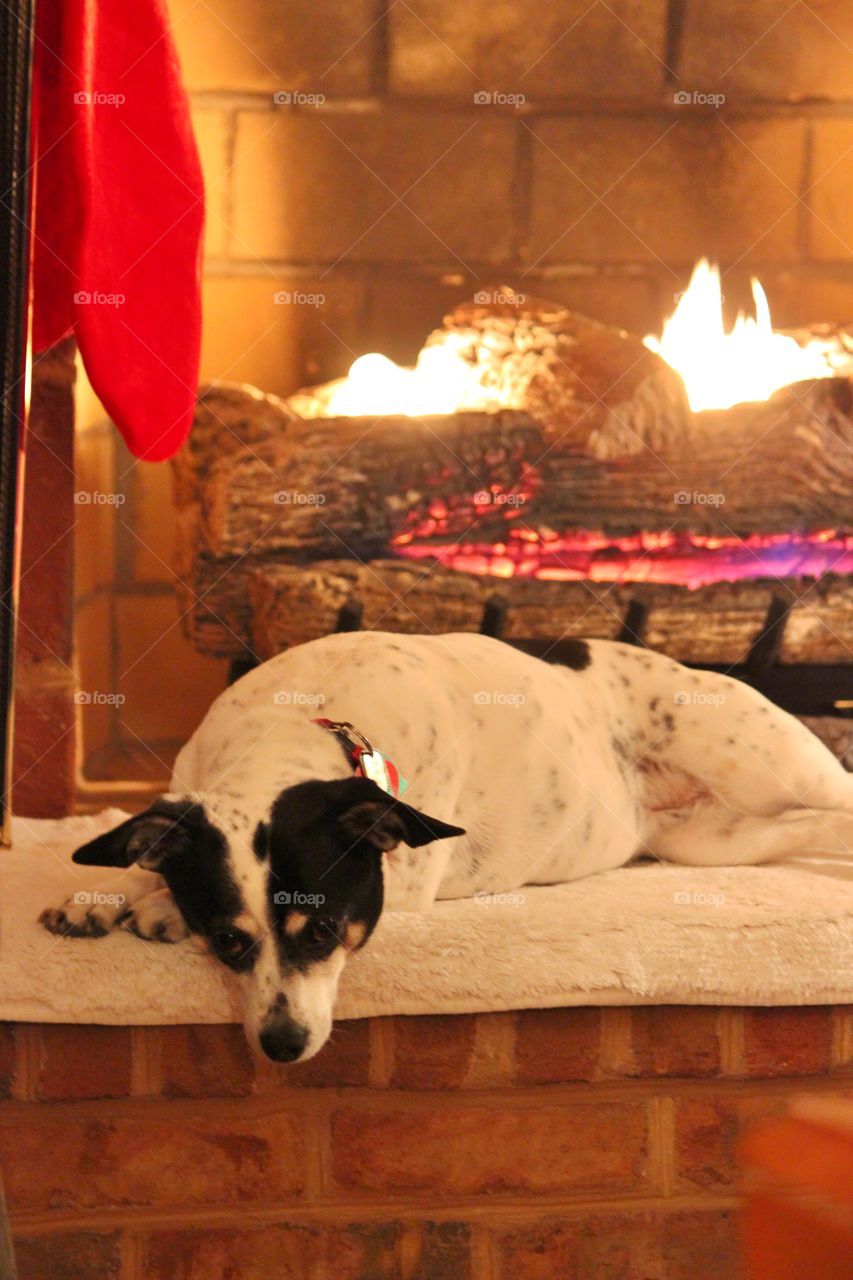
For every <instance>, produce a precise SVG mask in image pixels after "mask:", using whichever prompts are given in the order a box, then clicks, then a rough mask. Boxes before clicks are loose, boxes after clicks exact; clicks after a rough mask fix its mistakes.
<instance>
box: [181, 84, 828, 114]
mask: <svg viewBox="0 0 853 1280" xmlns="http://www.w3.org/2000/svg"><path fill="white" fill-rule="evenodd" d="M272 95H273V89H268V90H263V89H258V90H243V91H241V90H234V91H229V90H221V89H198V90H196V91H195V92H193V93H192V95H191V101H192V106H193V107H194V108H196V107H197V108H198V109H199V110H202V111H243V112H269V113H272V112H276V113H277V114H279V115H280V116H281V117H282V118H283V119H287V118H292V119H296V118H297V115H298V113H297V111H295V110H293V108H282V107H279V106H276V104H275V103H274V102H273V96H272ZM473 110H474V109H473V108H472V106H471V102H470V99H469V98H468V97H467V96H466V95H465V94H463V93H460V94H457V95H455V96H444V97H443V96H440V95H435V94H411V95H407V94H398V93H383V94H372V93H366V94H360V95H359V94H355V95H353V94H349V95H345V94H340V95H335V94H331V93H330V94H327V95H326V101H325V102H324V103H323V104H322V106H318V107H314V108H312V111H314V112H316V113H317V114H318V115H338V116H340V115H365V114H379V113H380V112H385V113H390V112H392V111H402V112H406V111H408V112H411V113H412V114H424V115H435V114H436V113H439V114H444V115H454V116H457V115H472V114H473ZM717 111H718V108H713V107H704V106H701V105H697V106H684V105H678V106H676V105H675V104H673V103H672V101H671V98H667V97H662V96H661V95H659V94H653V95H650V96H649V97H648V98H647V99H645V100H642V99H635V98H584V97H572V96H562V97H538V98H533V97H531V98H528V99H527V101H526V102H524V103H523V105H521V106H519V107H507V108H506V109H496V110H495V113H494V114H495V115H496V116H497V115H499V114H500V115H506V116H509V117H514V116H524V117H525V118H530V117H531V116H534V117H535V116H549V117H551V118H559V119H565V118H567V117H578V118H580V117H585V116H603V117H605V118H610V119H614V120H618V119H622V118H625V117H629V118H632V119H648V118H650V117H656V118H671V117H673V116H674V115H676V113H677V114H678V116H679V117H680V118H692V119H706V120H712V119H714V117H715V115H716V113H717ZM725 112H726V119H728V120H739V119H755V118H762V119H767V120H772V119H790V118H791V117H793V116H799V117H803V118H808V119H832V118H833V117H836V118H840V119H849V118H850V116H851V115H853V98H836V99H835V100H834V101H831V102H828V101H816V100H815V101H811V102H791V101H788V100H786V99H784V98H755V99H752V100H741V101H739V102H733V103H727V104H726V107H725ZM303 118H304V117H303Z"/></svg>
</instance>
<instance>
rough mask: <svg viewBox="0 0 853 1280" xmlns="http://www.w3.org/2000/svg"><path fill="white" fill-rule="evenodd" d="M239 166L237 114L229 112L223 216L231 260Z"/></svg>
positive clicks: (226, 125)
mask: <svg viewBox="0 0 853 1280" xmlns="http://www.w3.org/2000/svg"><path fill="white" fill-rule="evenodd" d="M236 164H237V112H236V111H229V112H228V113H227V114H226V118H225V191H224V193H223V202H222V203H223V214H224V219H225V257H226V258H228V259H230V258H231V257H233V253H234V231H233V228H234V217H235V212H236V208H235V206H236V198H235V193H234V173H235V166H236Z"/></svg>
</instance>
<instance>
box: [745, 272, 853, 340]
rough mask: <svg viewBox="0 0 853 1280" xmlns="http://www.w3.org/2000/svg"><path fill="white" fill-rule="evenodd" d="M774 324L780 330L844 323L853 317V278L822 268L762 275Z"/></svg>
mask: <svg viewBox="0 0 853 1280" xmlns="http://www.w3.org/2000/svg"><path fill="white" fill-rule="evenodd" d="M761 283H762V284H763V285H764V287H765V289H766V291H767V297H768V300H769V302H770V313H771V315H772V317H773V323H774V325H775V326H777V327H779V328H796V327H797V326H798V325H808V324H819V323H822V322H824V321H826V322H830V323H831V322H833V321H835V322H839V323H840V322H843V321H847V320H849V319H850V317H851V316H853V278H851V279H844V278H843V277H842V276H841V275H840V273H838V272H836V271H832V270H831V269H830V268H827V267H824V268H822V269H818V270H809V268H808V267H803V268H800V269H799V270H797V271H780V272H771V273H770V274H769V275H765V274H764V273H762V277H761Z"/></svg>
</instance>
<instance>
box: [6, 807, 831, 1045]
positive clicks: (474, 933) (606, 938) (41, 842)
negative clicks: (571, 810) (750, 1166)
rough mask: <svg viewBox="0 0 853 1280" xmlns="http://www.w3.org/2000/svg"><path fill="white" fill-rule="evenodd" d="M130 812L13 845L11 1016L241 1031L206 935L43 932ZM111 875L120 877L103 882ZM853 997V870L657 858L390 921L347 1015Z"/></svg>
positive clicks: (95, 875) (356, 981)
mask: <svg viewBox="0 0 853 1280" xmlns="http://www.w3.org/2000/svg"><path fill="white" fill-rule="evenodd" d="M125 816H126V815H125V814H123V813H120V812H119V811H118V810H115V809H114V810H111V811H108V812H106V813H102V814H99V815H97V817H75V818H66V819H63V820H62V821H58V822H48V821H39V822H37V821H33V820H31V819H24V818H19V819H17V820H16V823H15V844H14V848H13V849H11V850H2V849H0V1019H10V1020H21V1021H34V1022H102V1023H121V1024H132V1023H178V1022H186V1023H194V1022H231V1021H237V1020H239V1016H238V1013H237V1004H236V999H235V991H234V988H233V985H232V979H231V976H230V975H229V974H228V973H227V972H226V971H225V970H224V969H223V968H222V966H221V965H218V964H217V963H216V962H214V961H213V960H211V959H210V958H209V957H208V956H207V955H205V954H204V953H203V951H202V950H201V948H200V944H199V943H198V942H197V941H193V940H191V941H188V942H185V943H181V944H179V945H178V946H165V945H163V944H159V943H146V942H141V941H139V940H138V939H137V938H134V937H132V936H131V935H130V934H128V933H124V932H117V933H115V934H111V935H110V936H108V937H105V938H98V939H83V940H78V939H62V938H55V937H52V936H51V935H49V934H48V933H46V932H45V930H44V929H43V928H42V927H41V926H40V925H39V924H37V923H36V920H37V916H38V914H39V911H40V910H41V908H42V907H43V906H45V905H46V904H47V903H53V902H55V901H57V900H58V899H60V898H61V897H62V896H64V895H65V894H68V893H73V892H75V891H77V890H79V889H87V888H88V889H91V888H94V887H96V886H97V885H98V882H99V880H100V881H101V882H103V877H104V872H103V870H99V869H98V868H86V867H75V866H74V865H73V863H71V861H70V854H71V852H72V851H73V849H74V848H76V846H77V845H78V844H80V843H82V842H83V841H84V840H87V839H89V838H91V836H93V835H95V834H97V833H98V832H99V831H102V830H105V829H107V828H109V827H110V826H113V825H115V824H117V823H118V822H120V821H121V820H122V819H123V818H124V817H125ZM108 874H111V873H108ZM845 1002H853V862H845V863H834V864H829V863H825V862H810V861H809V860H808V859H806V858H803V859H800V860H798V861H797V862H792V863H788V864H786V865H784V866H773V867H738V868H725V869H722V870H706V869H698V870H696V869H692V868H684V867H671V866H660V865H658V864H656V863H645V864H641V865H638V866H633V867H627V868H624V869H622V870H620V871H610V872H607V873H605V874H603V875H597V876H592V877H590V878H589V879H586V880H581V881H577V882H575V883H574V884H569V885H565V886H559V887H554V888H540V889H524V890H521V891H519V894H518V895H514V896H513V900H511V901H508V902H503V903H500V902H493V901H489V900H486V901H483V902H477V901H473V900H465V901H459V902H445V903H440V904H439V905H438V906H437V907H436V908H435V910H434V911H432V912H430V913H428V914H423V915H403V914H402V913H398V912H396V913H395V912H390V913H387V914H386V915H385V916H384V917H383V919H382V921H381V922H380V926H379V928H378V929H377V931H376V934H375V935H374V937H373V938H372V939H371V941H370V943H369V944H368V946H367V947H366V948H365V950H364V951H363V952H361V953H360V954H359V955H358V956H357V957H356V958H355V959H354V960H352V961H351V962H350V963H349V964H348V966H347V969H346V970H345V973H344V978H343V981H342V987H341V996H340V1001H339V1006H338V1016H339V1017H342V1018H361V1017H368V1016H370V1015H373V1014H390V1013H407V1014H416V1013H463V1012H474V1011H482V1010H494V1009H524V1008H548V1007H555V1006H562V1005H584V1004H682V1003H684V1004H745V1005H750V1004H757V1005H786V1004H834V1003H845Z"/></svg>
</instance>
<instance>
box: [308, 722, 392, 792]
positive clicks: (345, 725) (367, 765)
mask: <svg viewBox="0 0 853 1280" xmlns="http://www.w3.org/2000/svg"><path fill="white" fill-rule="evenodd" d="M311 723H312V724H318V725H319V726H320V728H321V729H328V730H329V732H330V733H333V734H334V735H335V737H336V738H337V740H338V742H339V743H340V744H341V746H342V747H343V750H344V755H345V756H346V758H347V760H348V761H349V763H350V766H351V768H352V771H353V773H354V774H355V776H356V777H357V778H370V780H371V781H372V782H375V783H376V785H377V786H379V787H381V788H382V790H383V791H387V792H388V795H389V796H393V797H394V799H395V800H399V799H400V797H401V796H402V794H403V792H404V791H405V790H406V788H407V787H408V785H409V784H408V782H407V781H406V779H405V778H404V777H403V776H402V774H401V773H400V771H399V769H398V768H397V766H396V765H395V764H394V762H393V761H392V760H389V759H387V757H386V756H383V755H381V753H380V752H378V751H377V750H376V749H375V748H374V747H372V746H371V745H370V743H369V742H368V740H367V738H365V736H364V734H363V733H361V732H360V731H359V730H358V729H356V727H355V725H352V724H350V723H349V721H348V720H326V719H325V718H324V717H322V716H318V717H317V718H316V719H314V720H312V721H311Z"/></svg>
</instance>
